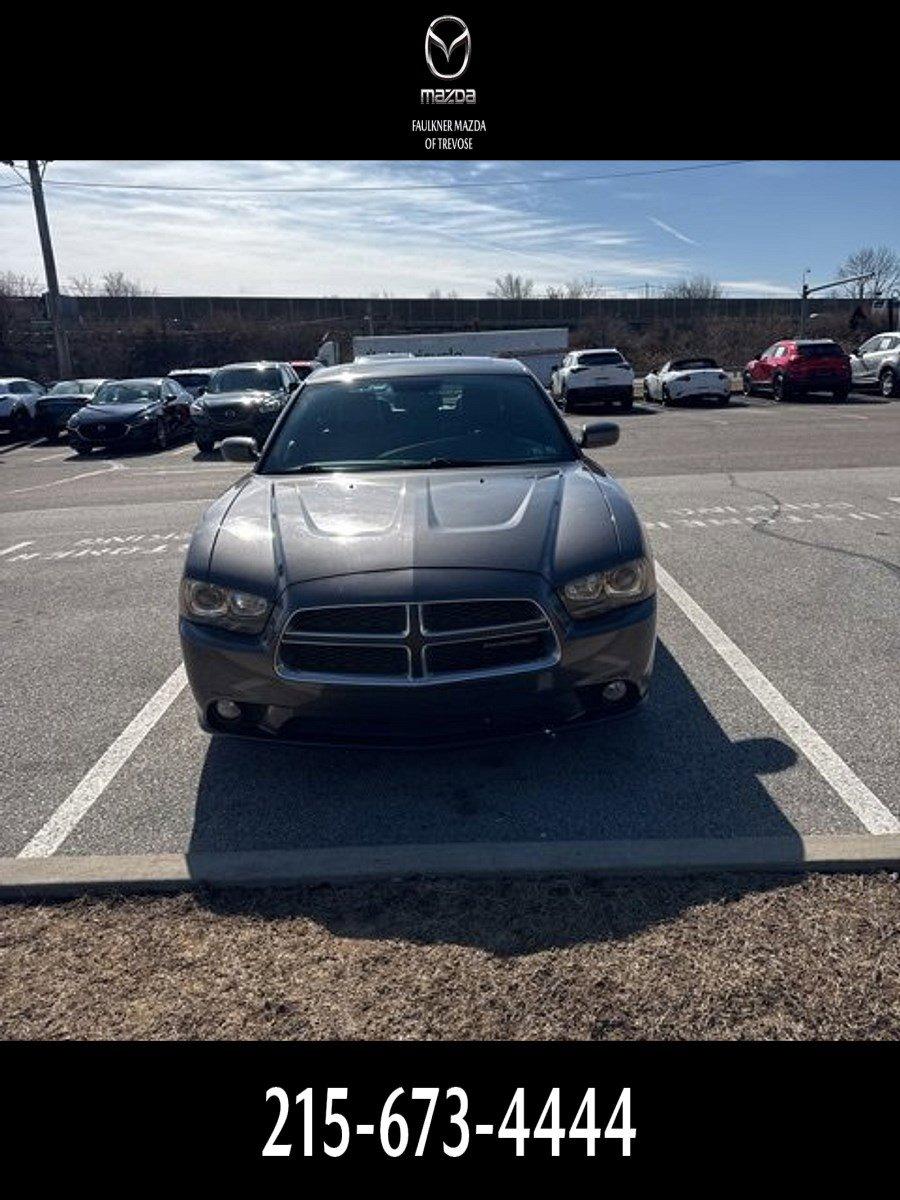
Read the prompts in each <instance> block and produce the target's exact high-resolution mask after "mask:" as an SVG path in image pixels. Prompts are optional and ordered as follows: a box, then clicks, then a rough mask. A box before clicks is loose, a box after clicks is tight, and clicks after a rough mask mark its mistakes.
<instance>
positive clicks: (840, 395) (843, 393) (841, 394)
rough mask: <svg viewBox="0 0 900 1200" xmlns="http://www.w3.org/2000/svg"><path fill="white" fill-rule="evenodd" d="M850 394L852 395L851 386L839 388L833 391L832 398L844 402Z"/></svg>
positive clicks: (840, 402)
mask: <svg viewBox="0 0 900 1200" xmlns="http://www.w3.org/2000/svg"><path fill="white" fill-rule="evenodd" d="M849 395H850V389H849V388H837V389H836V390H835V391H833V392H832V393H831V398H832V400H834V401H836V402H837V403H838V404H843V403H844V401H845V400H846V399H847V397H848V396H849Z"/></svg>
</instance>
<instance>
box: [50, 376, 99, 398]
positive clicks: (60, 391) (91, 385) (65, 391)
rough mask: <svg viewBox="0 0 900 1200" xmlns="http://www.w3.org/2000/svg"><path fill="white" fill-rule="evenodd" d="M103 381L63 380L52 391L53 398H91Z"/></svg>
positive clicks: (55, 384)
mask: <svg viewBox="0 0 900 1200" xmlns="http://www.w3.org/2000/svg"><path fill="white" fill-rule="evenodd" d="M102 382H103V380H102V379H63V380H60V382H59V383H54V385H53V387H52V388H51V389H50V393H49V394H50V395H51V396H89V395H90V394H91V393H92V392H95V391H96V390H97V388H98V387H99V386H100V384H101V383H102Z"/></svg>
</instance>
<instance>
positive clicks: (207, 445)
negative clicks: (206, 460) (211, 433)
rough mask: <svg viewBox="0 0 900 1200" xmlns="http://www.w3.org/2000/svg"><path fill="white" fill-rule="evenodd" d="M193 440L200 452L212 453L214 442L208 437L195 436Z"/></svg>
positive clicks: (214, 446)
mask: <svg viewBox="0 0 900 1200" xmlns="http://www.w3.org/2000/svg"><path fill="white" fill-rule="evenodd" d="M195 441H196V444H197V449H198V450H199V451H200V453H201V454H212V452H213V450H215V448H216V443H215V442H214V441H210V439H209V438H196V439H195Z"/></svg>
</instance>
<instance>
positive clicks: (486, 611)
mask: <svg viewBox="0 0 900 1200" xmlns="http://www.w3.org/2000/svg"><path fill="white" fill-rule="evenodd" d="M543 619H544V614H543V612H542V611H541V609H540V608H538V606H537V605H536V604H535V603H534V601H533V600H448V601H444V602H443V603H440V604H423V605H422V628H423V629H424V630H425V632H426V633H450V632H452V631H454V630H458V629H489V628H490V627H491V626H494V627H498V628H501V627H503V626H504V625H523V624H525V623H527V622H529V621H534V620H538V621H540V620H543Z"/></svg>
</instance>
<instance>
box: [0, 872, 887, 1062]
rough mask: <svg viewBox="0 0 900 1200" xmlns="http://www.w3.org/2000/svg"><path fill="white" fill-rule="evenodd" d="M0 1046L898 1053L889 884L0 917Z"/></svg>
mask: <svg viewBox="0 0 900 1200" xmlns="http://www.w3.org/2000/svg"><path fill="white" fill-rule="evenodd" d="M0 1037H2V1038H5V1039H10V1038H36V1039H57V1038H101V1039H107V1038H114V1039H120V1038H166V1039H171V1038H175V1039H178V1038H237V1039H243V1038H256V1039H295V1040H296V1039H301V1040H302V1039H324V1038H334V1039H344V1038H361V1039H384V1038H392V1039H394V1038H401V1039H402V1038H410V1039H412V1038H415V1039H420V1038H421V1039H444V1038H456V1039H494V1038H503V1039H517V1038H523V1039H538V1038H570V1039H594V1038H604V1039H647V1038H654V1039H713V1038H715V1039H730V1038H778V1039H812V1038H822V1039H845V1038H853V1039H896V1038H897V1037H900V883H898V879H897V876H896V874H886V873H883V874H877V875H808V876H799V877H787V876H775V877H768V876H760V875H752V876H751V875H748V876H739V875H729V876H708V877H696V878H688V879H666V878H657V879H639V880H629V879H583V878H579V879H572V878H565V879H552V878H551V879H548V878H541V879H530V878H527V879H522V878H517V879H514V880H513V879H499V880H490V881H478V880H424V881H412V882H396V883H384V884H358V885H347V886H339V887H330V886H319V887H306V888H297V889H285V890H272V891H250V890H247V891H244V890H230V889H223V890H217V891H206V892H196V893H191V894H185V895H178V896H155V897H151V896H145V897H138V896H131V897H105V898H104V897H85V898H82V899H79V900H75V901H65V902H64V901H60V902H57V903H7V904H3V905H0Z"/></svg>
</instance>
